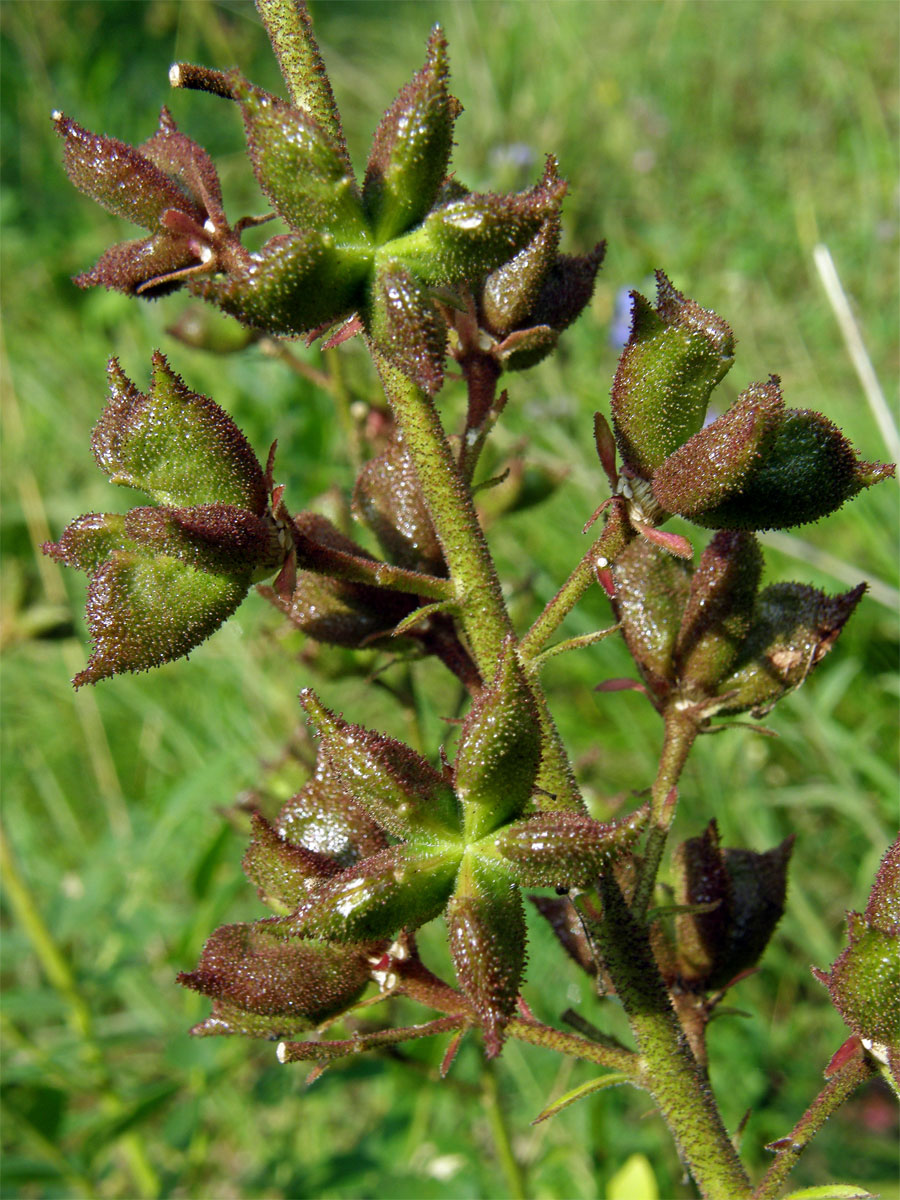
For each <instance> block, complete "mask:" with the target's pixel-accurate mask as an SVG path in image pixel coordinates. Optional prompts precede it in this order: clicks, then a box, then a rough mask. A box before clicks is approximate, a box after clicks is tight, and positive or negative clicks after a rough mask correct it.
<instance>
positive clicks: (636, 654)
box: [613, 538, 691, 699]
mask: <svg viewBox="0 0 900 1200" xmlns="http://www.w3.org/2000/svg"><path fill="white" fill-rule="evenodd" d="M613 579H614V581H615V587H616V591H615V596H614V597H613V609H614V611H615V614H616V620H617V621H619V622H620V624H621V626H622V634H623V636H624V638H625V642H626V645H627V646H628V649H629V651H630V653H631V656H632V658H633V659H634V661H635V663H636V664H637V667H638V670H639V671H640V673H641V675H642V676H643V678H644V681H645V682H646V684H647V686H648V688H649V689H650V691H651V692H652V693H653V695H654V696H657V697H659V698H660V699H663V698H665V696H666V695H667V694H668V692H669V689H670V687H671V684H672V682H673V678H674V677H673V669H672V655H673V654H674V651H675V644H676V641H677V639H678V633H679V629H680V627H681V621H682V616H683V614H684V610H685V606H686V605H687V603H688V600H689V597H690V588H691V571H690V567H689V566H688V564H687V563H686V562H685V561H684V560H683V559H680V558H675V557H674V556H673V555H671V554H666V553H665V551H662V550H660V549H658V548H657V547H656V546H653V545H652V544H651V543H650V542H647V541H645V540H644V539H643V538H634V539H633V540H632V541H631V542H630V543H629V544H628V545H627V546H626V548H625V550H624V551H623V552H622V553H621V554H620V555H619V557H618V558H617V559H616V562H615V566H614V567H613Z"/></svg>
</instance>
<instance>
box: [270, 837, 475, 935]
mask: <svg viewBox="0 0 900 1200" xmlns="http://www.w3.org/2000/svg"><path fill="white" fill-rule="evenodd" d="M461 856H462V847H461V846H460V847H459V848H458V849H457V848H454V847H452V846H450V845H448V844H446V843H445V844H444V845H443V847H442V848H441V850H440V851H438V852H429V849H428V847H427V846H425V847H420V846H412V845H406V844H404V845H397V846H391V847H390V848H389V849H387V850H382V851H381V852H380V853H378V854H374V855H372V856H371V857H370V858H365V859H363V860H361V861H360V862H359V863H357V864H356V865H355V866H352V867H348V868H347V869H346V870H344V871H342V872H341V873H340V875H336V876H335V877H334V878H333V879H329V880H326V881H325V882H323V883H320V884H319V885H318V886H317V887H315V888H314V889H313V890H312V892H311V893H310V894H309V896H308V897H307V899H306V900H303V901H301V903H300V905H299V906H298V908H297V910H296V912H295V913H294V915H293V916H292V917H287V918H285V925H286V926H288V927H289V928H290V929H291V930H292V931H293V932H295V933H298V934H301V935H303V936H306V937H320V938H325V939H326V940H328V941H335V942H358V941H371V940H376V939H379V938H389V937H392V936H393V935H394V934H395V933H396V932H397V931H398V930H399V929H418V927H419V926H420V925H424V924H425V923H426V921H431V920H432V919H433V918H434V917H436V916H438V914H439V913H441V912H442V911H443V909H444V907H445V905H446V903H447V900H448V899H449V897H450V894H451V892H452V891H453V884H454V880H455V878H456V873H457V870H458V868H459V861H460V858H461Z"/></svg>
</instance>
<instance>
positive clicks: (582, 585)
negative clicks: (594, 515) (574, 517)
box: [519, 504, 634, 662]
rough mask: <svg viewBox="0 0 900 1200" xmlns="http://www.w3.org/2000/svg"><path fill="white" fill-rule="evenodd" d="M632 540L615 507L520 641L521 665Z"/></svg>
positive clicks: (557, 626)
mask: <svg viewBox="0 0 900 1200" xmlns="http://www.w3.org/2000/svg"><path fill="white" fill-rule="evenodd" d="M633 536H634V535H633V533H632V531H631V529H630V527H629V525H628V523H627V521H626V520H625V517H624V513H623V512H622V510H621V509H620V507H619V505H618V504H616V505H615V506H614V507H613V509H612V512H611V513H610V517H609V520H608V521H607V522H606V525H605V526H604V529H603V532H602V533H601V534H600V536H599V537H598V538H597V540H596V541H595V542H594V544H593V545H592V546H591V548H590V550H588V552H587V554H585V556H584V558H582V560H581V562H580V563H579V564H578V566H577V567H576V568H575V570H574V571H573V572H572V574H571V575H570V576H569V578H568V579H567V580H566V582H565V583H564V584H563V585H562V587H561V588H560V589H559V591H558V592H557V593H556V595H555V596H554V597H553V599H552V600H550V601H549V602H548V604H547V606H546V608H545V609H544V611H543V612H542V613H541V615H540V616H539V617H538V619H537V620H536V621H535V623H534V624H533V625H532V626H531V628H530V629H529V630H528V632H527V633H526V634H525V636H524V637H523V638H522V641H521V643H520V645H519V656H520V658H521V659H522V661H523V662H527V661H528V659H531V658H534V657H535V656H536V655H537V654H539V653H540V652H541V650H542V649H543V648H544V646H546V644H547V642H548V641H549V640H550V638H551V637H552V636H553V634H554V633H555V632H556V630H557V629H558V628H559V626H560V625H561V624H562V623H563V621H564V620H565V619H566V617H567V616H568V615H569V613H570V612H571V611H572V609H573V608H574V607H575V605H576V604H577V603H578V601H579V600H580V599H581V597H582V596H583V595H584V593H585V592H586V591H587V590H588V588H589V587H590V586H591V584H592V583H596V582H597V571H598V570H602V569H603V568H605V567H608V566H610V565H611V564H612V563H613V562H615V560H616V559H617V558H618V556H619V555H620V554H621V553H622V551H623V550H624V549H625V547H626V546H627V545H628V543H629V542H630V541H631V539H632V537H633Z"/></svg>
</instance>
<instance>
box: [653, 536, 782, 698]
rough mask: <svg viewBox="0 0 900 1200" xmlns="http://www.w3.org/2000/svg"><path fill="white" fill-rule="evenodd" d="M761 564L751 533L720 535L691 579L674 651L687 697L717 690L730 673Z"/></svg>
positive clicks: (750, 610)
mask: <svg viewBox="0 0 900 1200" xmlns="http://www.w3.org/2000/svg"><path fill="white" fill-rule="evenodd" d="M762 569H763V558H762V552H761V550H760V548H759V544H758V543H757V541H756V539H755V538H754V536H753V534H751V533H741V532H730V531H728V530H722V531H720V532H719V533H717V534H716V536H715V537H714V538H713V539H712V541H711V542H710V543H709V545H708V546H707V547H706V549H705V550H704V551H703V554H702V556H701V558H700V563H699V565H698V567H697V570H696V571H695V572H694V574H693V577H692V578H691V587H690V592H689V594H688V601H687V605H686V607H685V610H684V615H683V617H682V620H681V627H680V629H679V631H678V637H677V639H676V642H675V646H674V649H673V665H674V673H675V674H676V675H677V677H678V678H679V679H680V680H681V681H682V685H683V687H684V690H685V691H686V692H687V693H688V694H692V693H696V694H704V693H706V692H708V691H709V690H710V689H713V688H715V687H716V686H717V685H718V684H719V682H720V681H721V680H722V679H723V678H724V676H725V675H727V673H728V672H729V671H730V670H731V667H732V666H733V665H734V663H735V661H736V660H737V657H738V654H739V653H740V650H741V647H742V645H743V644H744V641H745V639H746V637H747V634H748V633H749V631H750V626H751V622H752V619H753V613H754V608H755V605H756V592H757V589H758V587H759V581H760V579H761V577H762Z"/></svg>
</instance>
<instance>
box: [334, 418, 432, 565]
mask: <svg viewBox="0 0 900 1200" xmlns="http://www.w3.org/2000/svg"><path fill="white" fill-rule="evenodd" d="M353 512H354V514H355V515H356V516H357V517H358V518H359V520H360V521H362V522H363V524H364V525H366V526H368V528H369V529H370V530H371V531H372V533H374V534H375V537H376V538H377V539H378V543H379V545H380V546H381V548H382V550H383V551H384V553H385V555H386V557H387V558H388V559H389V560H390V561H391V562H393V563H396V564H397V565H398V566H400V567H405V568H406V569H407V570H410V571H424V572H425V573H426V574H429V575H438V576H445V575H446V574H447V566H446V563H445V562H444V554H443V551H442V550H441V546H440V542H439V541H438V538H437V534H436V533H435V529H434V524H433V522H432V520H431V516H430V515H429V512H428V509H427V508H426V506H425V501H424V500H423V498H422V490H421V488H420V486H419V480H418V477H417V475H416V471H415V468H414V466H413V463H412V459H411V458H410V456H409V453H408V452H407V450H406V447H405V446H404V444H403V440H402V438H401V437H400V436H399V435H398V436H397V437H396V438H395V439H394V440H393V441H391V442H390V443H389V444H388V446H387V447H386V449H385V450H383V451H382V453H381V454H379V455H378V456H377V458H373V459H370V460H369V462H367V463H366V464H365V466H364V467H363V468H362V470H361V471H360V473H359V475H358V477H357V480H356V487H355V488H354V490H353Z"/></svg>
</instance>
